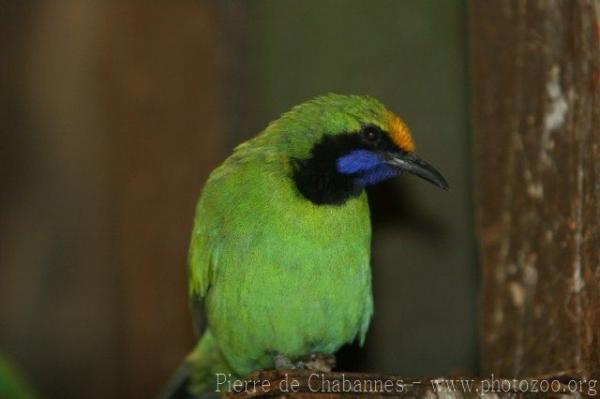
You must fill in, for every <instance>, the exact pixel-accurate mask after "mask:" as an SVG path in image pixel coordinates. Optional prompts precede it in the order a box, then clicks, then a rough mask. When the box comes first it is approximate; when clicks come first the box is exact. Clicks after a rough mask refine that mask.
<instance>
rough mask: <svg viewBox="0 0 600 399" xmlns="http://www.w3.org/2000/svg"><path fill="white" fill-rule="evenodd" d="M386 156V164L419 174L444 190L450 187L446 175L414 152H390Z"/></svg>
mask: <svg viewBox="0 0 600 399" xmlns="http://www.w3.org/2000/svg"><path fill="white" fill-rule="evenodd" d="M385 158H386V159H385V163H386V164H388V165H390V166H393V167H394V168H396V169H397V170H399V171H402V172H408V173H412V174H413V175H417V176H419V177H420V178H421V179H425V180H427V181H428V182H430V183H433V184H435V185H436V186H438V187H439V188H442V189H444V190H448V189H449V188H450V186H448V182H447V181H446V179H444V176H442V174H441V173H440V172H438V171H437V169H436V168H434V167H433V166H431V165H430V164H428V163H427V162H425V161H423V160H422V159H420V158H418V157H417V156H416V155H415V154H414V153H403V152H389V153H387V154H386V157H385Z"/></svg>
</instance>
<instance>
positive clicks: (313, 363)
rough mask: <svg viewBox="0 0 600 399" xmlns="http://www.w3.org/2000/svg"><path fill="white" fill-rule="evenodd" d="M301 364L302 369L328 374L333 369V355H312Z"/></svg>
mask: <svg viewBox="0 0 600 399" xmlns="http://www.w3.org/2000/svg"><path fill="white" fill-rule="evenodd" d="M299 363H302V368H304V369H307V370H312V371H319V372H322V373H328V372H330V371H331V370H332V369H333V368H335V363H336V362H335V355H330V354H329V355H328V354H325V353H313V354H311V355H310V356H309V357H308V358H306V359H305V360H303V361H301V362H299Z"/></svg>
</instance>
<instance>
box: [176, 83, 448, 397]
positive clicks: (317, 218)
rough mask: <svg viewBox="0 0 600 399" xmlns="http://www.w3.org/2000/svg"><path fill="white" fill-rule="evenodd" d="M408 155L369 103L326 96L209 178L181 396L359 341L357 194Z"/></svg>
mask: <svg viewBox="0 0 600 399" xmlns="http://www.w3.org/2000/svg"><path fill="white" fill-rule="evenodd" d="M413 149H414V146H413V144H412V139H411V138H410V134H409V132H408V129H407V128H406V125H404V123H403V122H402V121H401V120H400V119H399V118H398V117H396V116H395V115H394V114H392V113H391V112H389V111H387V110H386V109H385V107H384V106H383V105H382V104H381V103H379V102H378V101H377V100H375V99H373V98H370V97H362V96H341V95H335V94H329V95H326V96H323V97H319V98H316V99H314V100H311V101H308V102H306V103H303V104H301V105H298V106H296V107H294V108H292V110H290V111H289V112H287V113H285V114H284V115H282V116H281V117H280V118H279V119H278V120H276V121H274V122H272V123H271V124H270V125H269V126H268V127H267V128H266V129H265V130H264V131H263V132H262V133H261V134H259V135H258V136H256V137H255V138H253V139H251V140H249V141H247V142H246V143H243V144H241V145H240V146H238V147H237V148H236V149H235V151H234V153H233V155H231V156H230V157H229V158H228V159H227V160H226V161H225V162H224V163H223V164H222V165H221V166H219V167H218V168H217V169H215V170H214V171H213V173H212V174H211V175H210V177H209V179H208V181H207V183H206V185H205V187H204V189H203V191H202V195H201V197H200V200H199V202H198V205H197V208H196V215H195V219H194V228H193V232H192V237H191V244H190V251H189V282H190V285H189V289H190V296H191V298H192V302H193V303H194V304H197V303H203V304H204V313H205V316H206V320H207V324H206V330H205V332H204V336H203V338H201V340H200V341H199V343H198V345H197V347H196V349H195V350H194V351H193V352H192V353H191V354H190V355H189V356H188V358H187V359H186V361H185V364H184V366H183V368H182V369H181V370H184V372H185V373H187V375H188V377H189V379H188V380H187V384H188V385H189V391H190V392H194V393H199V392H201V391H204V390H207V389H210V388H211V387H212V389H214V388H215V385H214V384H215V378H216V377H215V374H216V373H227V372H231V373H233V374H234V375H238V376H244V375H246V374H248V373H250V372H252V371H254V370H258V369H266V368H272V367H273V366H274V364H273V357H274V356H275V355H283V356H285V357H287V358H289V359H291V360H293V361H295V360H300V359H302V358H304V357H307V356H308V355H310V354H312V353H324V354H331V353H334V352H335V351H337V350H338V349H339V348H340V346H342V345H344V344H346V343H349V342H352V341H354V340H355V339H358V341H359V342H360V343H361V344H362V342H363V341H364V338H365V334H366V331H367V328H368V326H369V321H370V318H371V315H372V313H373V301H372V295H371V271H370V264H369V261H370V246H371V225H370V218H369V207H368V203H367V196H366V194H365V192H364V190H363V188H364V185H366V184H374V183H376V182H378V181H381V180H383V179H387V178H389V177H392V176H394V175H396V174H398V173H400V168H401V167H405V166H406V165H411V167H413V168H414V170H420V169H418V168H420V167H422V165H424V163H420V164H418V165H417V166H418V167H417V166H414V165H415V164H414V161H413V160H414V159H417V158H416V157H415V156H414V155H413V154H412V150H413ZM392 161H393V162H395V163H394V164H392ZM402 162H404V164H402ZM401 164H402V165H401ZM398 165H400V166H398ZM411 173H413V172H411ZM431 173H433V172H431ZM415 174H416V172H415ZM440 176H441V175H440ZM180 377H181V375H179V377H178V378H180ZM182 381H183V380H182Z"/></svg>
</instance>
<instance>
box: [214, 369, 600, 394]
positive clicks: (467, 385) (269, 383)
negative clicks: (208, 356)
mask: <svg viewBox="0 0 600 399" xmlns="http://www.w3.org/2000/svg"><path fill="white" fill-rule="evenodd" d="M228 384H229V385H227V384H224V385H222V388H223V391H228V392H229V393H227V394H226V395H225V398H229V399H242V398H266V397H269V398H288V397H290V398H291V397H293V398H319V399H323V398H330V399H335V398H344V399H347V398H365V397H366V398H430V399H431V398H445V399H462V398H495V399H501V398H529V397H538V396H539V395H540V394H542V393H545V394H552V395H551V396H546V397H552V396H558V395H560V396H561V397H571V396H573V397H576V396H580V395H579V394H583V395H589V396H594V395H596V394H597V393H596V385H595V382H594V383H593V384H588V381H585V382H584V380H579V379H577V378H573V377H570V376H564V375H563V376H552V377H545V378H528V379H521V380H508V379H502V378H495V377H494V376H490V378H486V379H479V378H475V377H451V378H450V377H449V378H446V377H436V378H407V377H402V376H397V375H389V374H367V373H344V372H330V373H322V372H316V371H309V370H272V371H262V372H257V373H253V374H251V375H250V376H249V377H248V378H247V379H246V380H237V381H231V382H230V383H228Z"/></svg>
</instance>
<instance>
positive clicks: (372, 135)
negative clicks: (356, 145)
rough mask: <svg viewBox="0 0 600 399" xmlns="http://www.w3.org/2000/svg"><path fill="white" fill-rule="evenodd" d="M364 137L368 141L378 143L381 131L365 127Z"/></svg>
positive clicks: (373, 127)
mask: <svg viewBox="0 0 600 399" xmlns="http://www.w3.org/2000/svg"><path fill="white" fill-rule="evenodd" d="M362 135H363V137H364V138H365V139H366V140H367V141H371V142H373V141H377V139H378V138H379V129H377V128H376V127H375V126H365V127H364V128H363V130H362Z"/></svg>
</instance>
